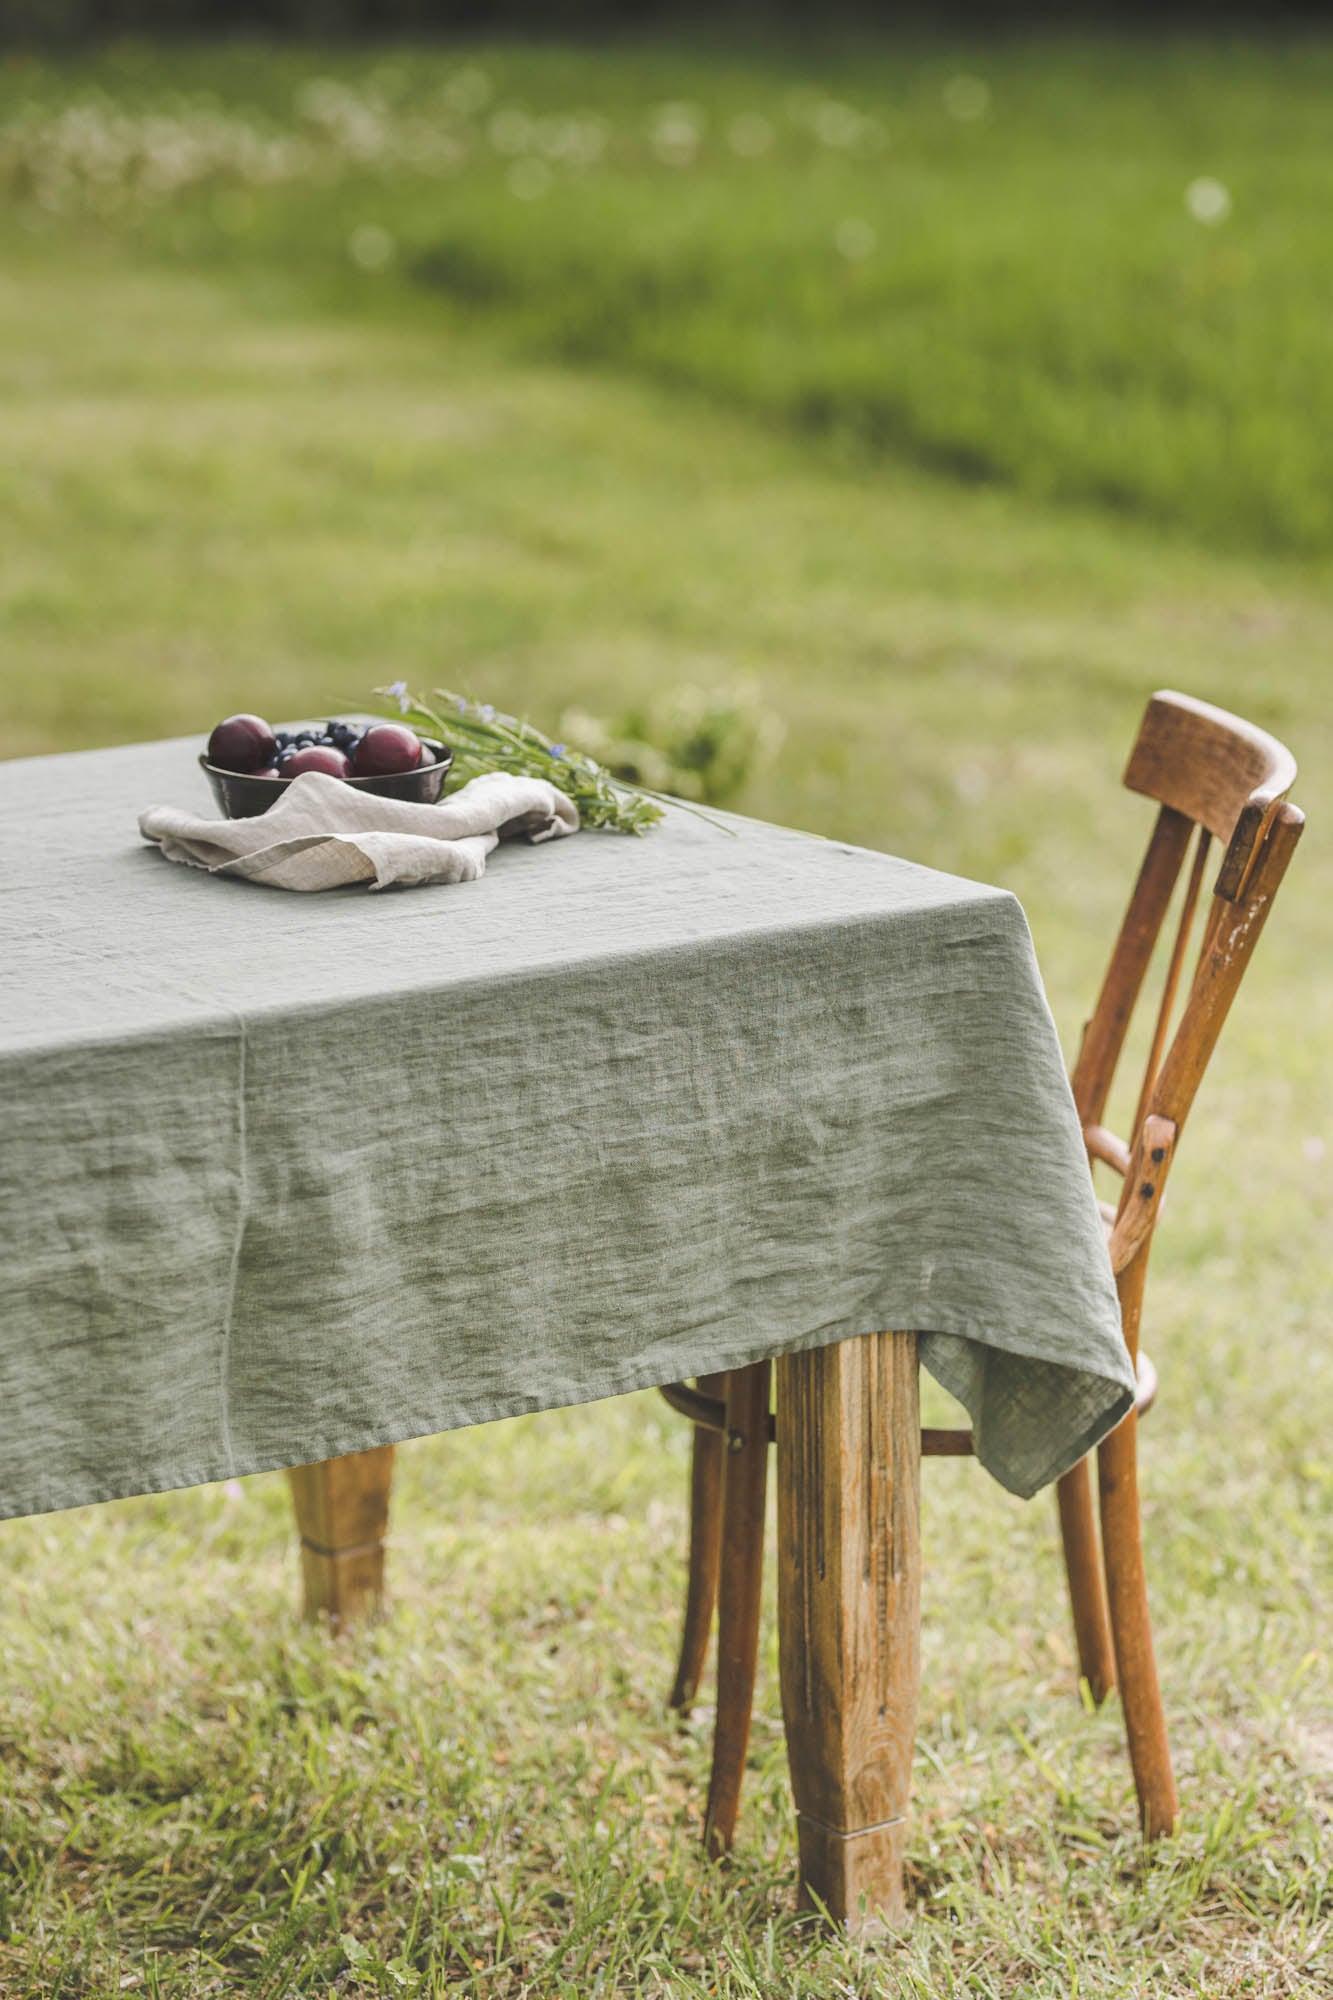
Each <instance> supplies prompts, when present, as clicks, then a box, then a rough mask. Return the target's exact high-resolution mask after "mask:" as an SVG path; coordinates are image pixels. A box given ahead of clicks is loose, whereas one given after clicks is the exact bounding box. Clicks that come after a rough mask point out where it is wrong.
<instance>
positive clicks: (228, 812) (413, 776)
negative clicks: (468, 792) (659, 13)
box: [199, 736, 454, 819]
mask: <svg viewBox="0 0 1333 2000" xmlns="http://www.w3.org/2000/svg"><path fill="white" fill-rule="evenodd" d="M421 741H422V745H423V747H424V749H425V751H426V752H427V754H428V755H429V756H433V757H434V759H435V761H434V763H433V764H418V766H417V768H416V770H415V771H397V772H395V773H394V775H393V776H392V777H391V778H344V779H343V780H342V783H343V784H345V785H351V786H352V787H353V789H354V790H355V791H358V792H373V793H374V795H375V797H376V798H377V799H408V800H410V801H411V802H412V803H413V804H414V805H419V806H433V805H435V804H436V803H437V802H438V800H439V796H440V793H441V792H442V791H443V790H444V781H445V779H446V778H447V777H448V775H449V766H450V765H451V764H452V763H453V761H454V753H453V751H452V750H450V749H449V748H448V747H447V746H446V745H445V744H443V743H432V742H431V741H430V739H429V737H425V736H423V737H422V739H421ZM199 763H200V767H201V769H202V770H203V771H204V772H205V773H206V774H207V777H208V782H209V784H210V785H211V786H212V787H213V796H214V798H215V799H216V800H217V802H218V804H219V805H220V806H221V808H222V811H223V815H224V817H225V818H227V819H257V818H258V816H259V814H260V813H266V812H267V811H268V809H269V807H270V806H271V805H276V804H277V802H278V800H279V799H280V798H281V797H282V795H283V793H284V792H285V791H286V789H287V787H288V785H294V784H295V783H296V780H295V779H294V778H252V777H248V776H247V775H246V774H245V772H243V771H220V770H219V769H218V767H217V765H216V764H210V763H209V761H208V758H207V756H203V757H201V758H200V759H199Z"/></svg>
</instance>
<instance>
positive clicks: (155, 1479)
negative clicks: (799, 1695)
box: [0, 1314, 1134, 1520]
mask: <svg viewBox="0 0 1333 2000" xmlns="http://www.w3.org/2000/svg"><path fill="white" fill-rule="evenodd" d="M894 1317H895V1318H896V1317H897V1316H894ZM910 1317H911V1316H910V1314H903V1315H902V1316H901V1323H902V1324H903V1325H904V1326H908V1325H910ZM892 1323H893V1321H892V1320H891V1319H890V1318H888V1317H887V1316H881V1317H880V1319H879V1320H878V1321H876V1322H875V1323H874V1324H872V1325H868V1326H864V1327H861V1326H857V1327H852V1328H848V1327H845V1326H837V1327H833V1328H824V1329H820V1331H819V1332H818V1333H816V1334H814V1335H813V1336H811V1335H803V1336H801V1337H799V1338H797V1339H795V1340H792V1341H788V1342H785V1343H783V1342H778V1343H774V1342H772V1341H767V1342H762V1343H760V1344H758V1345H756V1344H755V1343H754V1342H747V1343H745V1344H743V1345H740V1346H737V1347H735V1348H722V1349H718V1348H714V1349H712V1350H710V1351H709V1352H708V1353H707V1354H701V1355H699V1356H697V1357H694V1358H693V1359H692V1360H691V1359H683V1360H682V1361H681V1363H680V1364H679V1366H677V1367H674V1368H670V1367H668V1368H667V1369H666V1370H664V1368H663V1366H662V1364H661V1363H660V1361H659V1362H657V1363H648V1362H645V1363H643V1364H641V1365H639V1366H637V1367H628V1368H623V1369H615V1370H608V1371H605V1372H603V1373H601V1374H599V1375H596V1376H589V1377H588V1378H586V1379H585V1380H583V1381H580V1382H579V1383H577V1384H575V1383H573V1382H567V1383H566V1384H564V1385H563V1390H564V1391H565V1392H567V1393H562V1394H561V1395H560V1396H559V1398H558V1400H553V1399H551V1398H550V1397H547V1396H542V1395H534V1394H533V1392H532V1391H531V1390H516V1391H514V1392H513V1393H511V1394H507V1395H504V1394H502V1395H498V1396H497V1395H488V1396H487V1397H486V1398H485V1399H484V1407H481V1406H480V1405H479V1404H477V1403H473V1404H470V1405H469V1404H468V1403H466V1402H464V1403H459V1404H457V1405H455V1406H454V1407H452V1408H444V1407H441V1408H439V1409H437V1410H435V1411H433V1412H432V1414H431V1415H430V1417H429V1418H427V1419H424V1420H422V1421H421V1423H420V1427H419V1428H411V1427H408V1426H405V1425H403V1424H397V1423H395V1424H389V1425H387V1426H386V1425H369V1426H365V1427H362V1426H357V1427H355V1428H354V1429H351V1430H348V1431H333V1432H330V1433H328V1434H326V1435H323V1436H315V1437H312V1436H309V1435H306V1436H304V1437H303V1438H302V1440H301V1443H300V1445H299V1447H298V1448H297V1450H296V1452H295V1453H294V1452H293V1451H292V1450H291V1449H284V1450H282V1451H276V1450H274V1449H272V1448H270V1449H266V1450H262V1451H246V1450H245V1449H243V1448H242V1449H238V1450H236V1451H235V1452H234V1453H232V1452H229V1451H228V1449H227V1448H226V1447H225V1446H224V1445H223V1444H222V1442H221V1441H219V1446H218V1450H217V1453H216V1455H214V1456H210V1457H207V1458H204V1459H202V1460H200V1461H198V1462H197V1463H195V1464H193V1465H190V1466H188V1467H186V1466H179V1467H172V1468H170V1469H167V1470H160V1469H159V1470H156V1471H155V1472H154V1473H153V1475H152V1477H151V1478H145V1477H144V1476H143V1475H142V1474H141V1473H132V1472H126V1473H125V1474H123V1475H118V1476H113V1477H110V1478H103V1479H88V1480H87V1481H82V1480H78V1479H65V1480H60V1481H56V1482H52V1484H51V1485H49V1486H42V1485H34V1486H33V1487H31V1488H29V1489H28V1490H27V1491H25V1492H22V1493H5V1492H3V1491H0V1520H17V1519H21V1518H26V1517H28V1516H34V1515H40V1514H53V1513H59V1512H63V1511H66V1510H68V1509H70V1508H74V1507H91V1506H100V1505H102V1504H103V1503H104V1502H106V1501H109V1500H131V1499H139V1498H148V1497H150V1496H152V1495H155V1494H161V1493H175V1492H183V1491H185V1490H187V1489H188V1488H190V1487H193V1486H211V1485H216V1484H219V1483H221V1482H222V1481H224V1480H227V1479H235V1478H249V1477H252V1476H254V1475H257V1474H260V1473H266V1472H284V1471H286V1470H287V1469H288V1468H289V1467H291V1466H293V1465H310V1464H315V1463H317V1462H318V1461H320V1460H322V1459H328V1458H344V1457H346V1456H348V1455H349V1454H350V1453H353V1452H359V1451H373V1450H375V1449H377V1448H378V1447H380V1446H383V1445H397V1444H411V1443H413V1442H414V1441H415V1440H417V1439H419V1438H427V1437H440V1436H443V1435H445V1434H447V1433H448V1432H450V1431H455V1430H466V1429H469V1428H471V1427H472V1426H474V1425H477V1424H483V1423H503V1422H507V1421H509V1420H510V1419H512V1418H514V1417H524V1416H536V1415H540V1414H542V1413H543V1412H545V1411H548V1410H549V1411H555V1410H562V1409H575V1408H578V1407H580V1406H581V1405H583V1404H585V1403H598V1402H605V1401H608V1400H609V1399H611V1398H612V1397H616V1396H631V1395H638V1394H640V1393H641V1392H642V1391H644V1390H646V1389H656V1388H659V1387H660V1386H661V1385H662V1384H663V1383H664V1382H670V1381H675V1380H679V1379H681V1378H682V1377H685V1378H687V1379H688V1378H689V1377H692V1376H693V1375H694V1374H695V1373H699V1372H706V1373H717V1374H723V1373H725V1372H726V1371H727V1370H729V1369H734V1368H745V1367H749V1366H750V1365H751V1364H752V1363H754V1362H756V1361H762V1360H765V1359H776V1358H778V1357H779V1356H781V1355H785V1354H797V1353H803V1352H812V1351H814V1350H817V1349H821V1348H825V1347H835V1346H837V1345H838V1343H839V1342H841V1341H844V1340H855V1339H859V1338H861V1337H862V1336H863V1335H865V1334H868V1333H878V1332H882V1331H884V1330H885V1328H886V1327H887V1326H889V1325H891V1324H892ZM932 1334H942V1335H945V1336H949V1335H952V1336H953V1337H954V1338H955V1339H963V1340H966V1341H969V1342H971V1343H974V1344H975V1345H977V1346H979V1347H980V1346H982V1345H983V1343H982V1342H980V1341H979V1340H978V1339H977V1336H976V1335H975V1334H974V1333H969V1332H967V1331H965V1330H964V1329H961V1328H959V1329H956V1330H955V1329H953V1328H949V1327H943V1326H937V1327H934V1328H931V1329H928V1330H927V1331H925V1332H923V1333H922V1335H921V1340H922V1353H921V1359H922V1365H923V1366H924V1367H925V1368H926V1369H927V1370H928V1371H929V1373H930V1374H931V1375H933V1376H934V1377H935V1379H936V1381H937V1382H939V1384H940V1386H941V1387H942V1388H943V1389H945V1390H947V1391H948V1393H949V1394H950V1395H953V1396H955V1397H957V1398H958V1400H959V1401H961V1402H963V1403H964V1405H965V1406H968V1398H967V1395H966V1393H965V1392H966V1390H967V1387H968V1384H967V1382H966V1381H964V1380H963V1379H962V1378H961V1377H960V1376H959V1375H958V1374H957V1373H956V1372H954V1371H952V1370H951V1369H950V1368H949V1366H948V1363H947V1361H943V1362H942V1360H941V1357H940V1356H939V1354H938V1353H932V1350H931V1345H930V1342H931V1335H932ZM986 1351H987V1353H1001V1354H1003V1355H1019V1354H1027V1355H1028V1356H1029V1357H1030V1358H1036V1359H1040V1360H1046V1359H1047V1358H1048V1357H1047V1356H1046V1355H1044V1354H1043V1353H1041V1351H1040V1348H1039V1347H1038V1346H1037V1345H1036V1344H1033V1343H1027V1344H1026V1345H1021V1344H1020V1343H1019V1342H1018V1341H1015V1342H1014V1344H1013V1345H1012V1346H1010V1347H1007V1348H1005V1349H1003V1350H995V1349H991V1348H989V1347H987V1349H986ZM1125 1366H1126V1370H1127V1371H1128V1369H1129V1360H1128V1356H1126V1361H1125ZM1063 1372H1064V1373H1066V1374H1067V1375H1068V1376H1069V1378H1070V1381H1071V1387H1072V1385H1075V1384H1077V1385H1079V1390H1078V1393H1080V1394H1081V1395H1082V1396H1084V1397H1088V1396H1091V1397H1093V1398H1095V1399H1096V1402H1097V1408H1096V1410H1095V1412H1094V1413H1092V1414H1091V1415H1090V1416H1089V1417H1088V1419H1087V1421H1086V1422H1085V1423H1083V1424H1082V1425H1081V1427H1080V1428H1079V1430H1078V1431H1077V1433H1075V1434H1074V1441H1072V1442H1071V1436H1070V1434H1069V1433H1065V1434H1064V1437H1063V1443H1062V1446H1061V1448H1060V1449H1059V1450H1058V1451H1056V1452H1055V1453H1053V1454H1051V1455H1049V1456H1048V1457H1047V1458H1045V1459H1043V1460H1042V1461H1041V1462H1040V1469H1039V1474H1038V1476H1035V1477H1034V1476H1032V1475H1031V1474H1030V1473H1025V1474H1024V1475H1023V1476H1016V1475H1015V1473H1014V1471H1013V1468H1012V1466H1011V1465H1010V1464H1009V1463H1008V1462H1007V1461H1006V1460H1005V1459H1004V1458H1003V1456H1000V1457H999V1458H997V1459H994V1460H992V1459H991V1457H990V1456H989V1455H988V1454H987V1451H986V1445H985V1434H984V1414H985V1413H984V1410H980V1409H976V1408H972V1407H968V1413H969V1415H970V1416H971V1417H972V1419H973V1422H974V1424H975V1425H977V1426H978V1428H979V1429H980V1430H981V1436H980V1437H979V1439H978V1446H979V1448H978V1452H977V1456H978V1460H979V1462H980V1463H981V1464H982V1465H983V1466H984V1467H985V1469H986V1471H988V1472H989V1473H990V1474H991V1476H992V1477H993V1478H994V1479H995V1480H996V1481H997V1482H998V1483H999V1484H1000V1485H1001V1486H1003V1487H1004V1488H1005V1489H1006V1491H1008V1492H1010V1493H1013V1494H1015V1495H1016V1496H1017V1497H1018V1498H1019V1499H1022V1500H1028V1499H1031V1498H1032V1496H1033V1494H1035V1493H1037V1492H1039V1491H1040V1490H1041V1488H1042V1487H1043V1486H1046V1485H1049V1484H1050V1482H1051V1481H1052V1480H1054V1479H1057V1478H1059V1477H1060V1475H1061V1474H1062V1473H1064V1472H1067V1471H1068V1470H1069V1468H1070V1466H1072V1465H1076V1464H1077V1463H1078V1461H1079V1459H1081V1458H1083V1457H1084V1456H1085V1455H1086V1453H1087V1452H1089V1451H1091V1450H1092V1449H1093V1447H1094V1446H1095V1445H1096V1444H1097V1443H1098V1442H1099V1440H1100V1439H1101V1438H1103V1437H1104V1436H1106V1434H1107V1433H1108V1432H1109V1431H1111V1430H1114V1428H1115V1426H1116V1425H1117V1424H1118V1423H1119V1422H1120V1421H1121V1419H1122V1418H1123V1417H1124V1416H1125V1414H1126V1412H1127V1411H1128V1409H1129V1407H1130V1405H1131V1404H1132V1403H1133V1400H1134V1391H1133V1389H1132V1387H1127V1386H1126V1385H1125V1381H1124V1379H1123V1378H1122V1379H1121V1380H1119V1381H1117V1380H1116V1379H1115V1378H1114V1377H1111V1376H1108V1375H1103V1374H1101V1373H1099V1372H1097V1371H1096V1370H1093V1369H1086V1370H1085V1369H1075V1368H1072V1367H1071V1368H1068V1369H1065V1370H1064V1371H1063Z"/></svg>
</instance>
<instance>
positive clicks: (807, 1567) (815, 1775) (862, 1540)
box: [778, 1333, 921, 1927]
mask: <svg viewBox="0 0 1333 2000" xmlns="http://www.w3.org/2000/svg"><path fill="white" fill-rule="evenodd" d="M919 1501H920V1418H919V1414H918V1400H917V1341H916V1335H915V1334H914V1333H879V1334H869V1335H866V1336H865V1337H863V1338H862V1339H859V1340H849V1341H844V1342H842V1343H841V1344H839V1345H837V1346H833V1347H826V1348H822V1349H820V1350H819V1351H817V1352H814V1353H803V1354H793V1355H787V1356H784V1357H783V1358H782V1359H781V1360H780V1361H779V1362H778V1547H779V1562H778V1622H779V1636H780V1654H781V1674H782V1706H783V1714H784V1716H785V1719H786V1725H787V1754H788V1758H789V1760H790V1764H791V1776H792V1790H793V1792H794V1794H795V1797H796V1809H797V1813H798V1828H799V1836H800V1852H801V1882H802V1893H803V1897H804V1899H805V1900H806V1901H811V1900H813V1899H815V1898H817V1899H818V1901H819V1902H820V1903H822V1904H823V1905H824V1907H825V1908H826V1909H827V1911H828V1913H829V1915H830V1916H831V1917H832V1918H833V1919H834V1920H835V1921H837V1922H839V1923H842V1924H847V1925H850V1926H853V1927H860V1926H862V1925H867V1924H868V1925H875V1924H882V1923H893V1922H896V1921H897V1920H898V1919H899V1918H900V1917H901V1915H902V1912H903V1883H902V1859H903V1844H904V1838H905V1831H906V1815H907V1809H908V1801H909V1797H910V1791H911V1772H912V1752H913V1746H914V1743H915V1737H916V1714H917V1699H918V1692H919V1685H920V1620H921V1565H920V1528H919Z"/></svg>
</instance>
